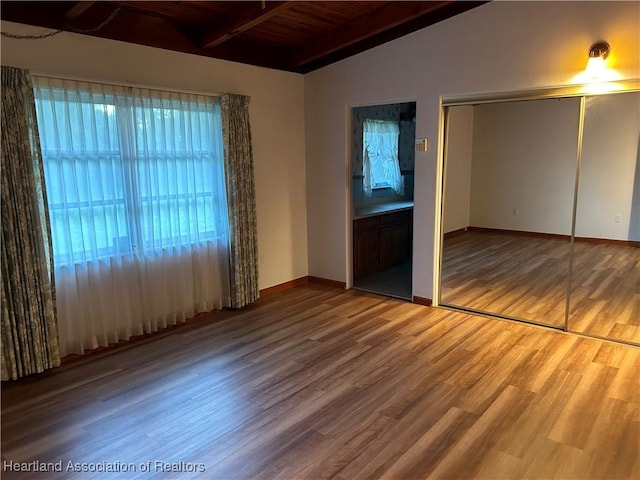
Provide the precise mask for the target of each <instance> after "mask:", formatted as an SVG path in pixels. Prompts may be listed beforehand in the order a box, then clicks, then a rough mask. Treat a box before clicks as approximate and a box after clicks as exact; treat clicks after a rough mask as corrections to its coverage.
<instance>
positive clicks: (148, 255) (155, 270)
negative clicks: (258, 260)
mask: <svg viewBox="0 0 640 480" xmlns="http://www.w3.org/2000/svg"><path fill="white" fill-rule="evenodd" d="M34 89H35V98H36V109H37V114H38V128H39V133H40V140H41V146H42V154H43V162H44V169H45V184H46V189H47V197H48V200H49V211H50V217H51V230H52V239H53V251H54V265H55V277H56V295H57V305H58V319H59V335H60V350H61V355H65V354H69V353H83V352H84V351H85V350H86V349H93V348H96V347H98V346H106V345H108V344H112V343H116V342H118V341H120V340H127V339H129V338H130V337H131V336H135V335H140V334H142V333H148V332H153V331H156V330H158V329H160V328H162V327H165V326H167V325H172V324H176V323H179V322H182V321H184V320H185V319H187V318H189V317H192V316H193V315H195V314H196V313H198V312H203V311H209V310H212V309H214V308H220V307H222V306H228V305H229V273H228V268H229V267H228V266H229V237H228V235H229V233H228V225H229V223H228V216H227V204H226V191H225V183H224V162H223V147H222V138H221V134H222V127H221V115H220V105H219V102H218V100H217V99H216V98H214V97H206V96H196V95H186V94H178V93H168V92H159V91H153V90H144V89H132V88H127V87H116V86H110V85H102V84H93V83H85V82H75V81H67V80H57V79H48V78H40V77H36V78H34Z"/></svg>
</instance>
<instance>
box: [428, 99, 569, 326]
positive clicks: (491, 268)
mask: <svg viewBox="0 0 640 480" xmlns="http://www.w3.org/2000/svg"><path fill="white" fill-rule="evenodd" d="M580 101H581V100H580V99H579V98H562V99H539V100H528V101H515V102H503V103H492V104H481V105H474V106H471V105H465V106H452V107H448V111H447V122H446V127H445V128H446V130H445V136H446V146H445V151H446V159H445V185H444V197H443V198H444V204H443V231H444V236H443V241H442V248H443V251H442V266H441V283H440V299H439V303H440V304H441V305H449V306H455V307H459V308H464V309H467V310H473V311H480V312H486V313H490V314H493V315H498V316H503V317H509V318H517V319H522V320H527V321H531V322H535V323H540V324H545V325H551V326H555V327H558V328H564V325H565V313H566V293H567V285H568V275H569V257H570V245H571V242H570V238H571V237H570V236H571V226H572V216H573V211H572V210H573V200H574V199H573V196H574V190H575V178H576V157H577V145H578V127H579V119H580Z"/></svg>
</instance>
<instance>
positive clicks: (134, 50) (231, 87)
mask: <svg viewBox="0 0 640 480" xmlns="http://www.w3.org/2000/svg"><path fill="white" fill-rule="evenodd" d="M2 30H3V31H8V32H11V33H22V34H25V33H40V32H43V31H45V30H44V29H42V28H34V27H28V26H25V25H20V24H16V23H10V22H2ZM1 46H2V57H1V59H2V65H10V66H16V67H22V68H28V69H30V70H31V71H33V72H34V73H45V74H55V75H63V76H70V77H79V78H84V79H88V80H100V81H104V82H123V83H132V84H141V85H146V86H151V87H158V88H166V89H178V90H192V91H198V92H205V93H227V92H229V93H238V94H244V95H249V96H251V103H250V109H249V111H250V119H251V128H252V137H253V149H254V162H255V175H256V196H257V211H258V212H257V214H258V249H259V256H260V261H259V273H260V281H259V286H260V288H266V287H269V286H272V285H276V284H280V283H283V282H286V281H289V280H292V279H295V278H299V277H303V276H306V275H307V274H308V268H307V224H306V215H307V208H306V189H305V174H306V172H305V148H304V138H305V136H304V135H305V132H304V129H305V116H304V77H303V76H302V75H298V74H293V73H286V72H279V71H275V70H270V69H265V68H259V67H253V66H248V65H241V64H237V63H233V62H226V61H222V60H214V59H209V58H204V57H197V56H195V55H188V54H183V53H177V52H172V51H168V50H162V49H158V48H151V47H145V46H140V45H133V44H127V43H123V42H117V41H113V40H106V39H102V38H97V37H90V36H84V35H78V34H71V33H62V34H59V35H56V36H54V37H51V38H48V39H43V40H13V39H7V38H3V39H2V45H1Z"/></svg>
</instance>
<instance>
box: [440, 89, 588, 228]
mask: <svg viewBox="0 0 640 480" xmlns="http://www.w3.org/2000/svg"><path fill="white" fill-rule="evenodd" d="M473 109H474V112H473V162H472V164H473V165H472V169H471V170H472V174H471V198H470V200H471V216H470V225H472V226H474V227H487V228H497V229H504V230H520V231H526V232H541V233H555V234H563V235H570V234H571V220H572V216H573V194H574V187H575V181H576V164H577V152H578V126H579V123H580V99H579V98H563V99H548V100H535V101H524V102H506V103H495V104H487V105H478V106H475V107H473ZM445 208H447V211H448V207H446V206H445ZM514 210H515V212H514ZM445 215H446V213H445Z"/></svg>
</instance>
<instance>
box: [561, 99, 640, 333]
mask: <svg viewBox="0 0 640 480" xmlns="http://www.w3.org/2000/svg"><path fill="white" fill-rule="evenodd" d="M639 137H640V92H626V93H618V94H615V95H599V96H592V97H587V98H586V99H585V109H584V135H583V142H582V155H581V160H580V170H579V176H578V195H577V205H576V233H575V244H574V252H573V272H572V281H571V298H570V309H569V323H568V327H569V330H570V331H575V332H580V333H584V334H588V335H592V336H596V337H603V338H609V339H612V340H620V341H624V342H631V343H637V344H640V248H638V246H639V244H640V162H639V160H638V159H639V158H640V150H639V148H638V147H639V141H638V139H639Z"/></svg>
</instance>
